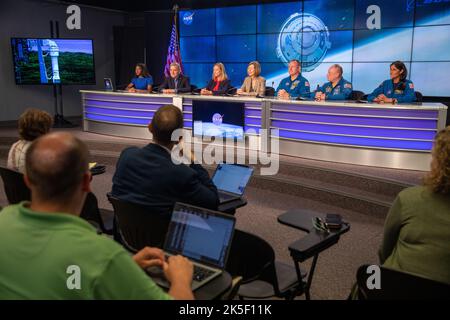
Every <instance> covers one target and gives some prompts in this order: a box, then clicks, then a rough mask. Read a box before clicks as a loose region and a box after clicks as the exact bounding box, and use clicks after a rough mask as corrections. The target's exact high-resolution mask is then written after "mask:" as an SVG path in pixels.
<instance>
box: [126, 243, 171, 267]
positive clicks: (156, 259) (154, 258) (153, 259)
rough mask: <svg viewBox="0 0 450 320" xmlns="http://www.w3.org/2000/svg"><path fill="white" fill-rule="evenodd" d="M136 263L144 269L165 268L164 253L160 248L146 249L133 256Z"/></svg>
mask: <svg viewBox="0 0 450 320" xmlns="http://www.w3.org/2000/svg"><path fill="white" fill-rule="evenodd" d="M133 259H134V261H135V262H136V263H137V264H138V265H139V266H140V267H141V268H142V269H147V268H149V267H153V266H159V267H161V268H162V267H163V264H164V252H163V251H162V250H161V249H158V248H151V247H145V248H144V249H142V250H141V251H139V252H138V253H136V254H135V255H134V256H133Z"/></svg>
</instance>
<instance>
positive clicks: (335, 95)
mask: <svg viewBox="0 0 450 320" xmlns="http://www.w3.org/2000/svg"><path fill="white" fill-rule="evenodd" d="M342 74H343V70H342V67H341V66H340V65H338V64H334V65H332V66H331V67H330V68H329V69H328V74H327V79H328V81H329V82H327V83H325V84H324V85H323V86H322V87H319V88H317V90H316V93H315V96H314V98H315V99H316V101H324V100H347V99H348V98H349V97H350V94H351V93H352V84H351V83H350V82H349V81H347V80H345V79H344V78H343V77H342Z"/></svg>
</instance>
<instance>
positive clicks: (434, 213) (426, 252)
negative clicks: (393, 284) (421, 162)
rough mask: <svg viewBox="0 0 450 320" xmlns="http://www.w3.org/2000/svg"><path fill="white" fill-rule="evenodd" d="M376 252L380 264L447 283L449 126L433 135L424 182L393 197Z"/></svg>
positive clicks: (449, 249) (449, 270)
mask: <svg viewBox="0 0 450 320" xmlns="http://www.w3.org/2000/svg"><path fill="white" fill-rule="evenodd" d="M379 256H380V262H381V264H382V265H383V266H386V267H389V268H392V269H396V270H399V271H403V272H407V273H412V274H416V275H418V276H421V277H423V278H428V279H431V280H435V281H438V282H442V283H447V284H450V126H448V127H447V128H445V129H443V130H441V131H440V132H438V134H437V135H436V137H435V141H434V146H433V151H432V161H431V171H430V172H429V174H428V175H427V176H426V178H425V180H424V185H423V186H416V187H412V188H407V189H405V190H403V191H402V192H400V193H399V194H398V196H397V198H396V199H395V201H394V204H393V206H392V208H391V210H390V211H389V214H388V216H387V218H386V222H385V226H384V237H383V242H382V245H381V248H380V252H379Z"/></svg>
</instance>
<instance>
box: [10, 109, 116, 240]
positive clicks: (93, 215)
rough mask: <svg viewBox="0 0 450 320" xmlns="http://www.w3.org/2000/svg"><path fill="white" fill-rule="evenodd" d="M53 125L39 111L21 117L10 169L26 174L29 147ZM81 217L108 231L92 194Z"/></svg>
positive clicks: (42, 112)
mask: <svg viewBox="0 0 450 320" xmlns="http://www.w3.org/2000/svg"><path fill="white" fill-rule="evenodd" d="M52 125H53V119H52V117H51V116H50V114H48V113H47V112H45V111H42V110H39V109H27V110H26V111H25V112H24V113H23V114H22V115H21V116H20V117H19V136H20V140H19V141H17V142H16V143H14V144H13V145H12V146H11V149H10V150H9V155H8V165H7V166H8V168H10V169H12V170H15V171H19V172H20V173H23V174H25V157H26V153H27V150H28V147H29V146H30V145H31V143H32V141H34V140H35V139H37V138H38V137H40V136H42V135H44V134H46V133H48V132H49V131H50V129H51V127H52ZM80 217H82V218H83V219H85V220H88V221H92V222H95V223H96V224H97V225H98V226H99V227H100V229H101V231H103V232H105V231H107V230H106V228H105V226H104V224H103V219H102V218H101V215H100V210H99V209H98V200H97V198H96V196H95V195H94V194H93V193H92V192H89V193H88V195H87V197H86V201H85V203H84V206H83V209H82V210H81V215H80Z"/></svg>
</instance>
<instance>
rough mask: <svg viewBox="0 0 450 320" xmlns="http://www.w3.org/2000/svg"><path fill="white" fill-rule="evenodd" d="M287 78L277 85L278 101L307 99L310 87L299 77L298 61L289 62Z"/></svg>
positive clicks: (306, 81)
mask: <svg viewBox="0 0 450 320" xmlns="http://www.w3.org/2000/svg"><path fill="white" fill-rule="evenodd" d="M288 72H289V77H287V78H284V79H283V80H281V82H280V84H279V85H278V88H277V92H276V95H277V97H278V98H280V99H285V100H288V99H296V98H298V97H302V98H309V96H310V86H309V82H308V80H306V79H305V78H304V77H302V76H301V75H300V72H301V66H300V61H298V60H295V59H294V60H291V61H290V62H289V69H288Z"/></svg>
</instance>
